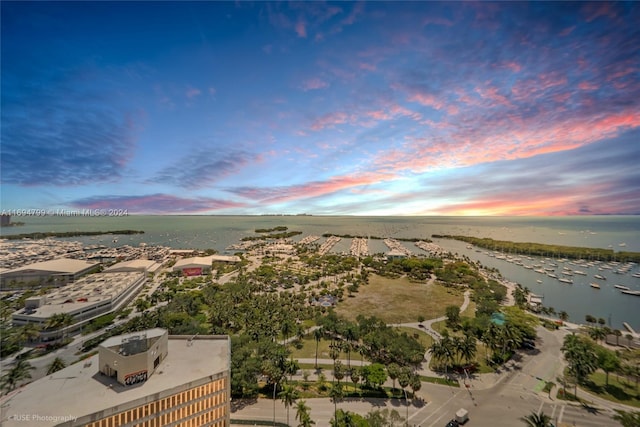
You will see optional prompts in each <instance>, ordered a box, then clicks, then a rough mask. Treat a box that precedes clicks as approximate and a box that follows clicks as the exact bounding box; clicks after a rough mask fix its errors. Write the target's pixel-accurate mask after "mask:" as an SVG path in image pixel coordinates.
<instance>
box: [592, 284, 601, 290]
mask: <svg viewBox="0 0 640 427" xmlns="http://www.w3.org/2000/svg"><path fill="white" fill-rule="evenodd" d="M589 286H591V287H592V288H595V289H600V285H598V284H597V283H589Z"/></svg>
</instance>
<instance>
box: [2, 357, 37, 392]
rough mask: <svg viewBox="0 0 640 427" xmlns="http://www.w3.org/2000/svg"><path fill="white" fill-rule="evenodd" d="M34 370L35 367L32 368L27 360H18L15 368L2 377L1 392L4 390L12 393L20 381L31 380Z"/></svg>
mask: <svg viewBox="0 0 640 427" xmlns="http://www.w3.org/2000/svg"><path fill="white" fill-rule="evenodd" d="M33 369H35V367H33V366H31V364H30V363H29V362H27V361H26V360H24V359H20V360H18V361H17V362H16V363H15V365H13V368H11V369H10V370H9V371H7V372H6V373H5V374H4V375H3V376H2V377H0V390H4V391H6V392H7V393H8V392H10V391H12V390H13V389H15V388H16V386H17V385H18V383H19V382H20V381H22V380H26V379H30V378H31V372H30V371H32V370H33Z"/></svg>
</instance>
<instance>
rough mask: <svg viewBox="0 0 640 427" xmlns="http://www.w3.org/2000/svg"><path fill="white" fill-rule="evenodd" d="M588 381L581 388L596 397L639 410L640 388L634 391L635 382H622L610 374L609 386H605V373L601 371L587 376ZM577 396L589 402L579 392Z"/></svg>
mask: <svg viewBox="0 0 640 427" xmlns="http://www.w3.org/2000/svg"><path fill="white" fill-rule="evenodd" d="M589 380H590V381H588V382H587V384H585V385H584V386H582V387H584V388H585V389H586V390H588V391H590V392H591V393H594V394H596V395H597V396H598V397H602V398H603V399H607V400H610V401H612V402H618V403H623V404H625V405H630V406H635V407H636V408H640V388H637V389H636V386H635V382H628V381H624V380H623V379H622V378H620V380H618V379H617V376H616V374H614V373H610V374H609V386H606V385H605V381H606V377H605V373H604V372H602V371H596V372H594V373H593V374H591V375H589ZM578 396H579V397H581V398H583V399H585V400H589V399H588V397H585V395H584V393H583V394H582V395H580V392H579V391H578Z"/></svg>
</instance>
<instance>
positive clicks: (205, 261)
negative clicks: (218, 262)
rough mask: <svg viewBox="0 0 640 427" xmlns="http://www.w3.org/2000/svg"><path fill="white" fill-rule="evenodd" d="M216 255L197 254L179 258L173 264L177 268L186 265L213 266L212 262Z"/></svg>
mask: <svg viewBox="0 0 640 427" xmlns="http://www.w3.org/2000/svg"><path fill="white" fill-rule="evenodd" d="M214 257H215V255H210V256H195V257H191V258H183V259H179V260H178V261H177V262H176V263H175V264H174V266H173V269H174V270H176V269H178V268H182V267H185V266H192V265H197V266H202V267H211V264H212V263H213V261H214Z"/></svg>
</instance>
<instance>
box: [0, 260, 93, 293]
mask: <svg viewBox="0 0 640 427" xmlns="http://www.w3.org/2000/svg"><path fill="white" fill-rule="evenodd" d="M99 268H100V264H99V263H95V262H87V261H83V260H78V259H71V258H57V259H52V260H50V261H41V262H35V263H33V264H28V265H24V266H22V267H18V268H13V269H10V270H5V271H3V272H2V273H0V289H5V288H10V289H24V288H29V287H33V286H63V285H66V284H67V283H70V282H73V281H74V280H77V279H78V278H80V277H82V276H84V275H85V274H88V273H91V272H94V271H97V270H98V269H99Z"/></svg>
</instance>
